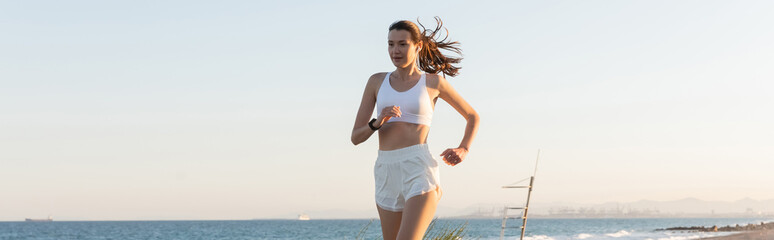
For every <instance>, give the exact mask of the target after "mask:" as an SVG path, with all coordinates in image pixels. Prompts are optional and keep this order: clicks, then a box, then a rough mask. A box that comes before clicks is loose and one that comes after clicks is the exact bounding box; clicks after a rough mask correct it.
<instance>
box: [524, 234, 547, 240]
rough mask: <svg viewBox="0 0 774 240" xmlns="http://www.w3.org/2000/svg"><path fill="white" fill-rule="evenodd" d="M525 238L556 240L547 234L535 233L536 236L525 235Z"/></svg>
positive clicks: (527, 239) (530, 239) (531, 239)
mask: <svg viewBox="0 0 774 240" xmlns="http://www.w3.org/2000/svg"><path fill="white" fill-rule="evenodd" d="M524 239H526V240H554V238H552V237H549V236H546V235H535V236H531V237H528V236H524Z"/></svg>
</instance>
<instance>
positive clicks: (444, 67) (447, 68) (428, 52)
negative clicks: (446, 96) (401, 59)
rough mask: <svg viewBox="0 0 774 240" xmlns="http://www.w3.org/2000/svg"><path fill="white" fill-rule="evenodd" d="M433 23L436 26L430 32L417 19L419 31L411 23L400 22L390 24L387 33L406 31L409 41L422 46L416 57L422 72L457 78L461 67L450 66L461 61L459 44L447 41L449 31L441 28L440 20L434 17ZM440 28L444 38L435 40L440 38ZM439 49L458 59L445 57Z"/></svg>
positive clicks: (406, 21)
mask: <svg viewBox="0 0 774 240" xmlns="http://www.w3.org/2000/svg"><path fill="white" fill-rule="evenodd" d="M435 21H436V23H437V25H436V27H435V29H432V30H431V29H427V28H425V26H424V25H422V23H419V19H417V23H419V26H421V27H422V30H421V31H420V29H419V27H418V26H417V25H416V24H414V23H413V22H411V21H408V20H401V21H397V22H394V23H392V24H391V25H390V29H389V31H392V30H396V29H397V30H406V31H408V32H410V33H411V40H412V41H413V42H414V43H421V44H422V49H421V50H420V51H419V56H417V62H418V63H419V69H422V71H425V72H429V73H438V72H443V73H444V74H445V75H449V76H452V77H453V76H457V73H458V72H459V70H460V68H461V67H458V66H454V65H452V64H457V63H460V61H462V49H460V48H459V47H458V46H459V45H460V43H459V42H456V41H455V42H452V41H447V39H448V38H449V30H448V29H446V28H443V22H442V21H441V18H439V17H435ZM441 28H443V30H445V31H446V36H445V37H444V38H443V39H441V40H437V38H440V37H439V36H440V34H439V33H440V32H441ZM441 49H444V50H447V51H451V52H454V53H456V54H458V55H460V57H450V56H446V55H444V54H443V53H441Z"/></svg>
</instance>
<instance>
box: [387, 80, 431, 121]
mask: <svg viewBox="0 0 774 240" xmlns="http://www.w3.org/2000/svg"><path fill="white" fill-rule="evenodd" d="M390 74H391V73H387V76H385V77H384V81H382V86H380V87H379V93H377V94H376V113H377V115H378V114H380V113H381V112H382V109H384V108H385V107H389V106H393V105H395V106H399V107H400V112H401V116H400V117H393V118H390V120H387V122H395V121H400V122H409V123H414V124H422V125H427V126H430V122H432V120H433V103H432V102H430V96H429V95H428V94H427V83H426V80H425V75H427V74H425V73H422V76H421V77H420V78H419V81H418V82H417V84H415V85H414V86H413V87H411V89H409V90H406V91H404V92H398V91H396V90H395V89H394V88H392V85H391V84H390Z"/></svg>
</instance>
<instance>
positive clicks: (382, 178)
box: [374, 144, 441, 212]
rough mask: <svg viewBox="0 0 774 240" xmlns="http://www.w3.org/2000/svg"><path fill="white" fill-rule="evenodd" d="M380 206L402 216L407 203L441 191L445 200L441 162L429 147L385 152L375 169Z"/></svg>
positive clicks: (439, 194) (381, 153)
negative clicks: (417, 197) (439, 167)
mask: <svg viewBox="0 0 774 240" xmlns="http://www.w3.org/2000/svg"><path fill="white" fill-rule="evenodd" d="M374 180H375V183H376V204H377V205H378V206H379V207H381V208H382V209H385V210H388V211H393V212H402V211H403V205H404V204H405V203H406V199H409V198H411V197H414V196H417V195H421V194H424V193H428V192H430V191H434V190H436V189H437V190H438V198H439V199H440V198H441V188H440V185H439V184H440V183H441V181H440V176H439V173H438V161H436V160H435V159H434V158H433V157H432V156H431V154H430V150H429V148H428V147H427V144H417V145H413V146H409V147H405V148H400V149H395V150H389V151H381V150H379V157H378V158H377V159H376V164H375V165H374Z"/></svg>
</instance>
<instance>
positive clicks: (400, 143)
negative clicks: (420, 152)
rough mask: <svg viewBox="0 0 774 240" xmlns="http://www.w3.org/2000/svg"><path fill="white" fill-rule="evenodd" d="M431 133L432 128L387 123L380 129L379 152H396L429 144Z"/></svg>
mask: <svg viewBox="0 0 774 240" xmlns="http://www.w3.org/2000/svg"><path fill="white" fill-rule="evenodd" d="M429 131H430V127H429V126H426V125H420V124H414V123H407V122H390V123H386V124H384V125H383V126H382V127H381V129H379V150H383V151H388V150H395V149H400V148H404V147H408V146H413V145H417V144H422V143H427V133H428V132H429Z"/></svg>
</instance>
